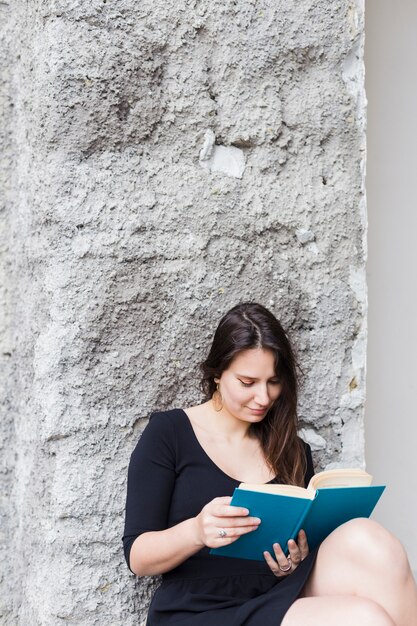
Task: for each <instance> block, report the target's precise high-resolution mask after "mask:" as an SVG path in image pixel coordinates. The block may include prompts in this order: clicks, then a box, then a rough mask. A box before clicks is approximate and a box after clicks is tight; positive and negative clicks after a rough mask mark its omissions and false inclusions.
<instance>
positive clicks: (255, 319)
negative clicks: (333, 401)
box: [201, 302, 306, 486]
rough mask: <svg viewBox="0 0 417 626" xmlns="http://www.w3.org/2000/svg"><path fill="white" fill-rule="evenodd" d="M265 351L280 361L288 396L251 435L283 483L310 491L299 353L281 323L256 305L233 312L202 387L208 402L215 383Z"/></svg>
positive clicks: (206, 365)
mask: <svg viewBox="0 0 417 626" xmlns="http://www.w3.org/2000/svg"><path fill="white" fill-rule="evenodd" d="M253 348H263V349H265V350H271V352H273V354H274V355H275V373H276V375H277V377H278V378H279V380H280V383H281V385H282V391H281V394H280V396H279V397H278V399H277V400H276V401H275V402H274V404H273V405H272V407H271V408H270V409H269V411H268V412H267V414H266V415H265V417H264V418H263V420H262V421H260V422H257V423H255V424H251V425H250V427H249V432H250V433H251V434H252V435H253V436H255V437H257V438H258V439H259V441H260V444H261V447H262V450H263V453H264V456H265V459H266V461H267V463H268V465H269V466H270V467H271V469H272V470H273V471H274V472H275V475H276V476H277V477H278V479H279V481H280V482H283V483H289V484H295V485H301V486H304V474H305V469H306V456H305V451H304V446H303V444H302V442H301V440H300V439H299V438H298V436H297V423H298V418H297V386H298V385H297V366H296V361H295V357H294V352H293V349H292V347H291V344H290V342H289V339H288V337H287V336H286V334H285V331H284V329H283V328H282V326H281V324H280V323H279V321H278V320H277V318H276V317H275V316H274V315H273V314H272V313H271V312H270V311H268V309H266V308H265V307H263V306H262V305H261V304H256V303H255V302H244V303H242V304H238V305H237V306H235V307H233V308H232V309H230V311H228V313H226V315H225V316H224V317H223V318H222V319H221V320H220V323H219V325H218V327H217V330H216V332H215V334H214V338H213V343H212V345H211V348H210V352H209V355H208V357H207V358H206V360H205V361H204V362H203V363H202V364H201V369H202V372H203V378H202V381H201V386H202V389H203V392H204V394H205V396H206V399H207V400H208V399H210V398H211V397H212V396H213V394H214V392H215V390H216V383H215V382H214V379H215V378H220V376H221V374H222V373H223V372H224V371H225V370H226V369H228V367H229V366H230V364H231V362H232V361H233V359H234V358H235V357H236V356H237V355H238V354H239V353H240V352H242V351H243V350H250V349H253Z"/></svg>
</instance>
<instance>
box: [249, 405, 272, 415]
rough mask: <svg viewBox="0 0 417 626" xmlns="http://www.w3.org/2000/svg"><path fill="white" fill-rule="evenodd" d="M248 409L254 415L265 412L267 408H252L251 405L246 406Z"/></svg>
mask: <svg viewBox="0 0 417 626" xmlns="http://www.w3.org/2000/svg"><path fill="white" fill-rule="evenodd" d="M248 409H249V411H251V412H252V413H254V414H255V415H263V414H264V413H266V411H267V409H252V407H250V406H248Z"/></svg>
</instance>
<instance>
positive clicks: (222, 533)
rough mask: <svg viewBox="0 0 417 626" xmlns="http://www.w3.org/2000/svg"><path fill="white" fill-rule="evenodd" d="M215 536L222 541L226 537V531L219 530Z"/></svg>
mask: <svg viewBox="0 0 417 626" xmlns="http://www.w3.org/2000/svg"><path fill="white" fill-rule="evenodd" d="M217 534H218V535H219V537H220V538H221V539H224V538H225V537H227V531H226V530H225V529H224V528H219V529H218V531H217Z"/></svg>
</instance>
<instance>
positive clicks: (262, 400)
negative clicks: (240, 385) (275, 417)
mask: <svg viewBox="0 0 417 626" xmlns="http://www.w3.org/2000/svg"><path fill="white" fill-rule="evenodd" d="M254 400H255V402H256V403H257V404H260V405H261V406H267V405H268V404H269V393H268V387H267V386H266V385H265V386H262V387H258V388H257V389H256V393H255V397H254Z"/></svg>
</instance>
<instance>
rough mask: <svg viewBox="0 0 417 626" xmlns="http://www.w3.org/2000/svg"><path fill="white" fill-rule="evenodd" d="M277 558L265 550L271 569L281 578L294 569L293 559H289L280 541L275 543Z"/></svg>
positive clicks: (266, 559) (265, 557) (265, 556)
mask: <svg viewBox="0 0 417 626" xmlns="http://www.w3.org/2000/svg"><path fill="white" fill-rule="evenodd" d="M273 548H274V555H275V559H274V558H273V557H272V556H271V554H270V553H269V552H266V551H265V552H264V553H263V554H264V559H265V561H266V563H267V565H268V566H269V569H270V570H271V572H272V573H273V574H275V576H277V577H278V578H281V576H286V575H287V574H289V573H290V571H291V569H292V564H291V561H289V560H288V559H287V558H286V556H285V554H284V553H283V551H282V549H281V546H280V545H279V544H278V543H275V544H274V545H273Z"/></svg>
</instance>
